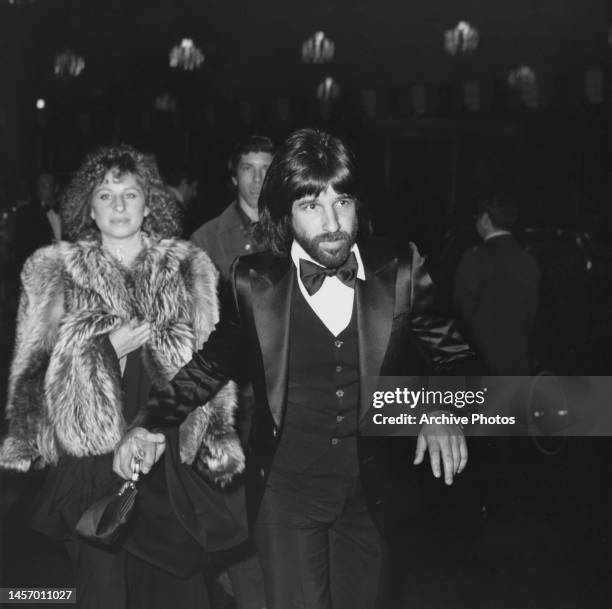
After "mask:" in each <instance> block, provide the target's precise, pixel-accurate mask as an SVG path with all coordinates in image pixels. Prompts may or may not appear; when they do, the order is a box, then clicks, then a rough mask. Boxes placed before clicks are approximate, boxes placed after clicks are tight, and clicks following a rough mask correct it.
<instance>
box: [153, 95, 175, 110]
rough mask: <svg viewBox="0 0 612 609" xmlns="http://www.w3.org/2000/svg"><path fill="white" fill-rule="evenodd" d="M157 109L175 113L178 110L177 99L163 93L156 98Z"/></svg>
mask: <svg viewBox="0 0 612 609" xmlns="http://www.w3.org/2000/svg"><path fill="white" fill-rule="evenodd" d="M155 109H156V110H161V111H162V112H174V111H175V110H176V99H175V98H174V95H171V94H170V93H168V92H166V93H162V94H161V95H158V96H157V97H156V98H155Z"/></svg>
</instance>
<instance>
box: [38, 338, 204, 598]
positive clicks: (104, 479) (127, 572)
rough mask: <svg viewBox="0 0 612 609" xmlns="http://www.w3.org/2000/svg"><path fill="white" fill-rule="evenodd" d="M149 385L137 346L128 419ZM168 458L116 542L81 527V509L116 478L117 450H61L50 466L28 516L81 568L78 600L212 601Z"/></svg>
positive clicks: (127, 386)
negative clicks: (174, 494)
mask: <svg viewBox="0 0 612 609" xmlns="http://www.w3.org/2000/svg"><path fill="white" fill-rule="evenodd" d="M109 346H110V345H109ZM150 386H151V381H150V379H149V377H148V375H147V373H146V371H145V368H144V366H143V364H142V361H141V353H140V349H138V350H137V351H134V352H132V353H130V354H129V355H128V356H127V361H126V367H125V372H124V375H123V390H124V395H125V400H124V404H125V406H124V417H125V419H126V421H127V422H128V424H129V422H130V421H131V420H132V419H133V418H134V416H135V415H136V413H137V411H138V409H139V407H140V405H141V404H143V402H144V401H146V399H147V396H148V394H149V389H150ZM165 459H166V455H164V457H163V458H162V460H161V461H160V462H159V463H157V464H156V465H155V466H154V468H153V470H152V471H151V472H150V473H149V474H148V475H146V476H143V477H142V479H141V482H140V484H139V495H138V498H137V503H136V508H135V511H134V513H133V515H132V517H131V520H130V523H129V526H130V528H131V529H132V530H130V532H128V533H127V535H126V537H125V539H124V541H123V542H122V543H121V544H120V546H119V547H116V548H113V549H108V548H105V547H101V546H96V545H94V544H91V543H89V542H87V541H84V540H83V539H81V538H79V537H78V536H77V535H76V533H75V525H76V523H77V521H78V520H79V518H80V517H81V515H82V514H83V512H84V511H85V510H86V509H87V508H88V507H89V506H90V505H91V504H92V503H93V502H94V501H96V500H97V499H99V498H101V497H103V496H105V495H106V494H108V492H109V490H110V489H111V488H113V485H115V484H116V483H117V480H118V478H117V477H116V476H115V474H113V471H112V465H113V455H112V453H111V454H107V455H102V456H97V457H83V458H76V457H71V456H63V457H61V458H60V460H59V463H58V464H57V466H53V467H50V468H49V471H48V475H47V477H46V479H45V483H44V485H43V488H42V489H41V492H40V496H39V497H38V499H37V501H35V507H34V511H33V513H32V514H31V517H30V523H31V526H32V528H34V529H36V530H38V531H40V532H41V533H43V534H45V535H47V536H49V537H53V538H55V539H59V540H63V541H64V542H65V545H66V548H67V550H68V553H69V555H70V558H71V561H72V564H73V567H74V569H75V577H76V588H77V603H78V606H79V607H87V608H88V609H94V608H100V609H106V608H108V609H111V608H112V609H123V608H128V607H129V609H140V608H141V607H142V608H143V609H144V608H145V607H146V608H147V609H149V608H151V609H156V608H159V609H167V608H168V607H172V606H175V607H180V608H181V609H189V608H192V607H193V608H194V609H196V608H197V609H207V608H208V607H210V604H209V602H208V596H207V593H206V588H205V582H204V577H203V568H198V565H197V561H198V559H199V558H200V557H202V558H203V552H202V550H201V546H200V545H198V544H197V543H196V542H195V541H194V539H193V537H191V536H189V535H188V534H187V533H186V531H185V530H184V529H183V528H182V527H181V526H180V524H179V523H178V521H177V519H176V517H175V516H174V513H173V509H172V507H171V505H170V500H169V496H168V491H167V484H166V467H165V464H164V461H165ZM181 467H185V469H187V467H186V466H181ZM190 475H191V474H190ZM204 484H205V483H204ZM196 500H197V499H196ZM152 515H153V516H152ZM151 518H154V520H151ZM126 548H127V549H126ZM185 553H186V555H188V556H190V557H191V558H192V560H191V561H190V564H187V565H185V564H183V565H180V564H179V568H178V569H175V568H174V566H175V565H173V560H172V558H173V557H176V559H177V562H178V563H181V560H180V558H181V557H182V556H183V555H185ZM200 562H201V561H200ZM151 563H153V564H151ZM160 563H161V564H160ZM154 564H155V565H157V566H154ZM200 566H201V567H203V564H201V565H200ZM160 567H161V568H160ZM164 567H165V568H164ZM168 567H170V569H171V570H174V571H176V570H179V571H180V570H181V568H182V570H183V572H182V573H180V576H179V575H178V574H176V572H175V573H174V574H172V573H170V572H168Z"/></svg>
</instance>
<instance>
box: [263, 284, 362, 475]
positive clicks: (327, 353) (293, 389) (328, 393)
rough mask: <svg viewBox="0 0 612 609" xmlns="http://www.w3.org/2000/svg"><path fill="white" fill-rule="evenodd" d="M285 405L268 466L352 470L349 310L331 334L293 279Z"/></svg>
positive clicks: (354, 359) (353, 351)
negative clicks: (336, 332)
mask: <svg viewBox="0 0 612 609" xmlns="http://www.w3.org/2000/svg"><path fill="white" fill-rule="evenodd" d="M289 343H290V346H289V379H288V390H287V408H286V411H285V417H284V423H283V429H282V433H281V438H280V443H279V446H278V450H277V452H276V455H275V457H274V462H273V465H272V469H273V470H277V471H284V472H304V473H306V472H308V473H313V474H316V475H338V476H356V475H357V474H358V464H357V448H356V444H357V443H356V435H357V418H358V408H359V407H358V404H359V354H358V342H357V323H356V319H355V310H354V309H353V314H352V316H351V321H350V323H349V325H348V326H347V327H346V328H345V329H344V330H343V331H342V332H341V333H340V334H339V335H338V336H336V337H335V336H334V335H333V334H332V333H331V332H330V331H329V330H328V329H327V327H326V326H325V325H324V324H323V322H322V321H321V320H320V319H319V317H318V316H317V315H316V313H315V312H314V311H313V310H312V308H311V307H310V305H309V304H308V303H307V302H306V300H305V299H304V297H303V296H302V293H301V291H300V289H299V287H298V285H297V281H296V282H295V284H294V292H293V298H292V306H291V319H290V339H289Z"/></svg>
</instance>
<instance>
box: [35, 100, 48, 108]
mask: <svg viewBox="0 0 612 609" xmlns="http://www.w3.org/2000/svg"><path fill="white" fill-rule="evenodd" d="M46 105H47V104H46V103H45V100H44V99H43V98H42V97H39V98H38V99H37V100H36V109H37V110H44V109H45V106H46Z"/></svg>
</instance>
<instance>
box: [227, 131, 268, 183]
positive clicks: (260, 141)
mask: <svg viewBox="0 0 612 609" xmlns="http://www.w3.org/2000/svg"><path fill="white" fill-rule="evenodd" d="M275 148H276V147H275V146H274V142H273V141H272V140H271V139H270V138H269V137H266V136H265V135H251V136H249V137H247V138H246V139H244V140H242V141H240V142H239V143H238V144H237V145H236V146H235V147H234V149H233V150H232V154H231V156H230V159H229V163H228V167H227V169H228V172H229V174H230V176H235V175H236V171H237V169H238V163H240V159H241V158H242V156H243V155H245V154H249V153H250V152H267V153H269V154H271V155H273V156H274V152H275Z"/></svg>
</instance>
